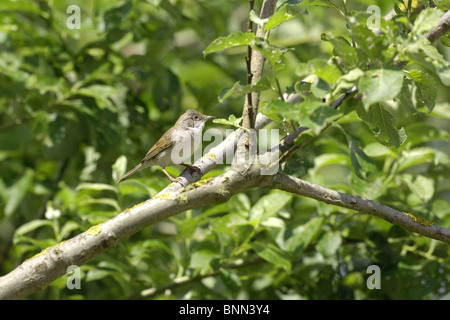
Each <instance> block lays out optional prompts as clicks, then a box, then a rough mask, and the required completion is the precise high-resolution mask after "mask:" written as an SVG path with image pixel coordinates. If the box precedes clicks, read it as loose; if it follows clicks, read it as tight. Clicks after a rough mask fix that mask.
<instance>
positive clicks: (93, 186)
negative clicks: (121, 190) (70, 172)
mask: <svg viewBox="0 0 450 320" xmlns="http://www.w3.org/2000/svg"><path fill="white" fill-rule="evenodd" d="M84 189H87V190H94V191H105V190H108V191H113V192H115V193H117V192H118V190H117V188H116V187H115V186H112V185H109V184H105V183H89V182H84V183H80V184H79V185H78V186H77V191H79V190H84Z"/></svg>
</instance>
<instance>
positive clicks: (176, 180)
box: [161, 167, 181, 183]
mask: <svg viewBox="0 0 450 320" xmlns="http://www.w3.org/2000/svg"><path fill="white" fill-rule="evenodd" d="M161 169H162V171H163V172H164V173H165V174H166V176H167V177H168V178H169V179H170V181H172V182H178V183H181V179H180V178H179V177H178V178H176V179H174V178H173V177H172V176H171V175H170V174H169V173H168V172H167V171H166V169H164V168H163V167H161Z"/></svg>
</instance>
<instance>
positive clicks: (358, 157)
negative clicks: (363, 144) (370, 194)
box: [338, 126, 377, 180]
mask: <svg viewBox="0 0 450 320" xmlns="http://www.w3.org/2000/svg"><path fill="white" fill-rule="evenodd" d="M338 127H339V128H340V129H341V131H342V132H343V133H344V135H345V137H346V138H347V142H348V146H349V148H350V159H351V161H352V166H353V169H354V170H355V173H356V175H357V176H358V177H359V178H361V179H364V180H366V179H368V178H369V177H370V176H371V175H373V174H375V173H376V171H377V168H376V166H375V165H374V163H373V161H372V159H370V158H369V157H368V156H367V154H365V153H364V151H363V150H361V148H360V147H359V145H358V143H357V142H356V140H355V139H353V137H352V136H350V135H349V134H348V133H347V132H346V131H345V130H344V129H343V128H342V127H341V126H338Z"/></svg>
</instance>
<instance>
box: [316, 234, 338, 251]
mask: <svg viewBox="0 0 450 320" xmlns="http://www.w3.org/2000/svg"><path fill="white" fill-rule="evenodd" d="M341 243H342V237H341V235H340V234H339V233H337V232H327V233H325V235H324V236H323V237H322V238H321V239H320V240H319V242H318V243H317V246H316V248H317V250H318V251H319V252H320V253H322V254H323V255H324V256H325V257H331V256H333V255H335V254H336V251H337V250H338V249H339V247H340V246H341Z"/></svg>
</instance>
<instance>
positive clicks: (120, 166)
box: [112, 155, 127, 181]
mask: <svg viewBox="0 0 450 320" xmlns="http://www.w3.org/2000/svg"><path fill="white" fill-rule="evenodd" d="M126 170H127V157H125V156H124V155H121V156H120V157H118V158H117V160H116V162H114V164H113V165H112V178H113V180H114V181H117V180H119V178H120V177H122V176H123V175H124V173H125V171H126Z"/></svg>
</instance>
